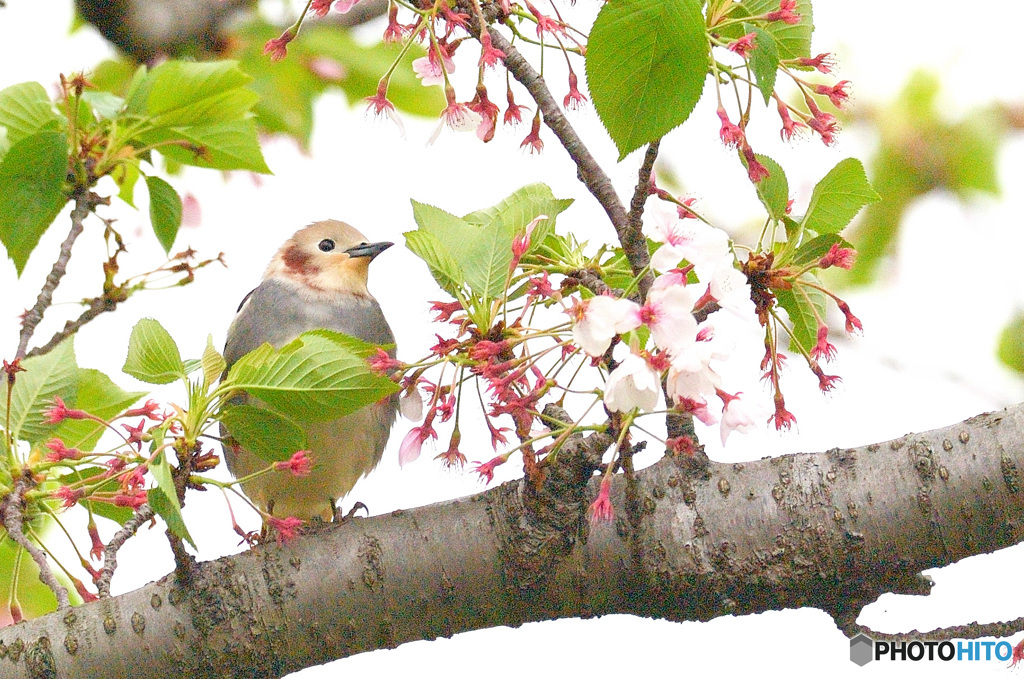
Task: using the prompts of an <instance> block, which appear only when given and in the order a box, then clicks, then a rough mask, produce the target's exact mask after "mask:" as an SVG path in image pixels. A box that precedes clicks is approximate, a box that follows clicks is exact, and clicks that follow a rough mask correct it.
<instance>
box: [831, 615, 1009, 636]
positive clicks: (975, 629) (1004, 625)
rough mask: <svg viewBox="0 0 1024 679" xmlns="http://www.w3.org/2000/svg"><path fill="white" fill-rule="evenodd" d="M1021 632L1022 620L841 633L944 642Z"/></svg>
mask: <svg viewBox="0 0 1024 679" xmlns="http://www.w3.org/2000/svg"><path fill="white" fill-rule="evenodd" d="M1022 630H1024V618H1017V619H1016V620H1008V621H1006V622H969V623H967V624H966V625H952V626H950V627H937V628H935V629H933V630H929V631H928V632H918V631H917V630H911V631H910V632H897V633H895V634H887V633H885V632H876V631H875V630H873V629H871V628H870V627H866V626H864V625H854V626H853V627H851V628H850V629H843V633H844V634H846V635H847V636H851V637H852V636H853V635H854V634H856V633H861V634H866V635H868V636H869V637H871V638H872V639H873V640H874V641H945V640H947V639H980V638H981V637H996V638H997V639H998V638H1006V637H1010V636H1013V635H1014V634H1016V633H1017V632H1020V631H1022Z"/></svg>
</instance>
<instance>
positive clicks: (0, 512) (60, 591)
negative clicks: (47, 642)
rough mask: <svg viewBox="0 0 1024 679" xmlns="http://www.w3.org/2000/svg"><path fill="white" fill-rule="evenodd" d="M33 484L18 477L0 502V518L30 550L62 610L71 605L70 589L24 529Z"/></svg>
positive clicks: (15, 537)
mask: <svg viewBox="0 0 1024 679" xmlns="http://www.w3.org/2000/svg"><path fill="white" fill-rule="evenodd" d="M33 485H34V484H33V483H32V482H31V481H29V480H28V479H26V478H18V479H16V480H15V481H14V489H13V490H12V491H11V492H10V493H8V494H7V496H6V497H4V498H3V501H2V502H0V519H3V526H4V528H5V529H6V531H7V535H8V536H10V538H11V539H12V540H14V541H15V542H16V543H17V544H18V546H20V547H21V548H22V549H24V550H25V551H26V552H28V554H29V556H31V557H32V560H33V561H35V562H36V566H38V567H39V580H40V581H42V583H43V584H44V585H46V586H47V587H49V588H50V589H51V590H52V591H53V594H54V596H56V597H57V609H58V612H60V611H62V610H64V609H66V608H68V607H69V606H70V605H71V602H70V600H69V599H68V591H67V590H66V589H65V588H64V585H62V584H60V582H59V581H58V580H57V576H56V575H54V574H53V569H52V568H51V567H50V562H49V561H47V560H46V554H44V553H43V550H41V549H40V548H39V547H37V546H36V545H35V544H34V543H33V542H32V541H31V540H29V539H28V536H26V535H25V532H24V531H23V530H22V527H23V525H24V521H25V511H24V510H25V491H26V490H28V489H29V488H31V487H32V486H33Z"/></svg>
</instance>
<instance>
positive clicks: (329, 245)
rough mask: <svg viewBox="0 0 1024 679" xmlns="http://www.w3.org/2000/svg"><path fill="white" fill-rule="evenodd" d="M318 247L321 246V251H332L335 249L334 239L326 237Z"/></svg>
mask: <svg viewBox="0 0 1024 679" xmlns="http://www.w3.org/2000/svg"><path fill="white" fill-rule="evenodd" d="M317 247H318V248H320V252H330V251H331V250H333V249H334V241H333V240H331V239H330V238H324V239H323V240H322V241H320V244H319V245H318V246H317Z"/></svg>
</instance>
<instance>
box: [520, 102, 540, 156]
mask: <svg viewBox="0 0 1024 679" xmlns="http://www.w3.org/2000/svg"><path fill="white" fill-rule="evenodd" d="M523 147H528V148H529V149H530V153H540V152H541V151H543V150H544V141H543V140H542V139H541V138H540V110H539V109H538V111H537V114H536V115H535V116H533V125H532V126H531V127H530V134H528V135H526V139H523V143H521V144H520V145H519V148H523Z"/></svg>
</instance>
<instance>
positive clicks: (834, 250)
mask: <svg viewBox="0 0 1024 679" xmlns="http://www.w3.org/2000/svg"><path fill="white" fill-rule="evenodd" d="M856 261H857V251H856V250H854V249H853V248H844V247H840V246H839V243H833V244H832V247H830V248H829V249H828V253H827V254H826V255H825V256H824V257H822V258H821V259H820V260H818V266H820V267H821V268H822V269H827V268H829V267H830V266H838V267H839V268H840V269H852V268H853V264H854V262H856Z"/></svg>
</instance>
